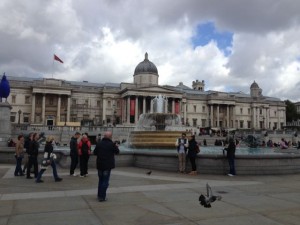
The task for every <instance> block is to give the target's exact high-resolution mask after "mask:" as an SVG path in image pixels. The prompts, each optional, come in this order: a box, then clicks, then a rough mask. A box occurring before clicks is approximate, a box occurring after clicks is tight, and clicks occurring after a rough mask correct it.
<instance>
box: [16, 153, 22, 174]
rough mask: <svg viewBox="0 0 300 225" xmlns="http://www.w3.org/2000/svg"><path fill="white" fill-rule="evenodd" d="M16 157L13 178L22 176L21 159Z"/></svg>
mask: <svg viewBox="0 0 300 225" xmlns="http://www.w3.org/2000/svg"><path fill="white" fill-rule="evenodd" d="M15 157H16V169H15V176H19V175H23V172H22V167H21V165H22V159H23V157H22V156H19V157H17V156H15Z"/></svg>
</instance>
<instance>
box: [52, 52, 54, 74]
mask: <svg viewBox="0 0 300 225" xmlns="http://www.w3.org/2000/svg"><path fill="white" fill-rule="evenodd" d="M53 73H54V54H53V58H52V79H53Z"/></svg>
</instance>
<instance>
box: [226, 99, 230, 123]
mask: <svg viewBox="0 0 300 225" xmlns="http://www.w3.org/2000/svg"><path fill="white" fill-rule="evenodd" d="M226 117H227V124H226V126H227V127H228V128H230V122H229V105H227V112H226Z"/></svg>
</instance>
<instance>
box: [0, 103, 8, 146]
mask: <svg viewBox="0 0 300 225" xmlns="http://www.w3.org/2000/svg"><path fill="white" fill-rule="evenodd" d="M10 110H11V106H10V104H8V102H0V147H6V146H7V141H8V139H9V138H10V136H11V123H10Z"/></svg>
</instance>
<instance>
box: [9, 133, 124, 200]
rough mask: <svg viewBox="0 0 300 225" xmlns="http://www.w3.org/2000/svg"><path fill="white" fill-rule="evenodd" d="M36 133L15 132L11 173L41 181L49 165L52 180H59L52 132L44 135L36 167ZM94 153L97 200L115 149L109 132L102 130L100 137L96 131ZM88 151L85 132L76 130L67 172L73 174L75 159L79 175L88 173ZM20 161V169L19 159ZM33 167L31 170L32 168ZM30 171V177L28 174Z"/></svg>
mask: <svg viewBox="0 0 300 225" xmlns="http://www.w3.org/2000/svg"><path fill="white" fill-rule="evenodd" d="M39 138H40V136H39V134H38V133H31V134H29V135H28V137H26V138H25V137H24V135H22V134H21V135H19V136H18V138H17V142H16V145H15V158H16V168H15V172H14V175H15V176H25V175H26V179H33V178H34V179H35V182H36V183H43V182H44V181H43V180H42V176H43V174H44V172H45V171H46V170H47V169H48V167H49V166H51V168H52V172H53V178H54V181H55V182H60V181H62V180H63V179H62V178H61V177H59V176H58V172H57V167H56V162H55V159H56V154H55V153H54V152H53V150H54V145H55V144H56V142H55V138H54V136H51V135H50V136H48V137H47V138H46V142H45V146H44V154H43V157H42V161H41V162H40V170H38V169H39V162H38V155H39V148H40V143H39ZM93 153H94V155H96V157H97V161H96V162H97V164H96V166H97V170H98V178H99V183H98V193H97V197H98V200H99V201H100V202H102V201H106V200H107V198H106V191H107V188H108V186H109V179H110V172H111V170H112V169H113V168H115V158H114V156H115V154H118V153H119V142H113V141H112V133H111V132H110V131H106V132H105V133H104V136H103V138H101V135H98V138H97V143H96V147H95V149H94V152H93ZM91 154H92V150H91V142H90V140H89V137H88V134H87V133H84V134H80V133H79V132H76V133H75V134H74V136H73V137H72V138H71V140H70V158H71V164H70V176H77V174H76V173H75V170H76V168H77V165H78V162H79V164H80V167H79V168H80V173H79V177H87V176H88V162H89V158H90V155H91ZM23 160H24V165H23V169H22V161H23ZM32 167H33V171H32ZM32 173H33V174H34V177H32V176H31V174H32Z"/></svg>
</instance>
